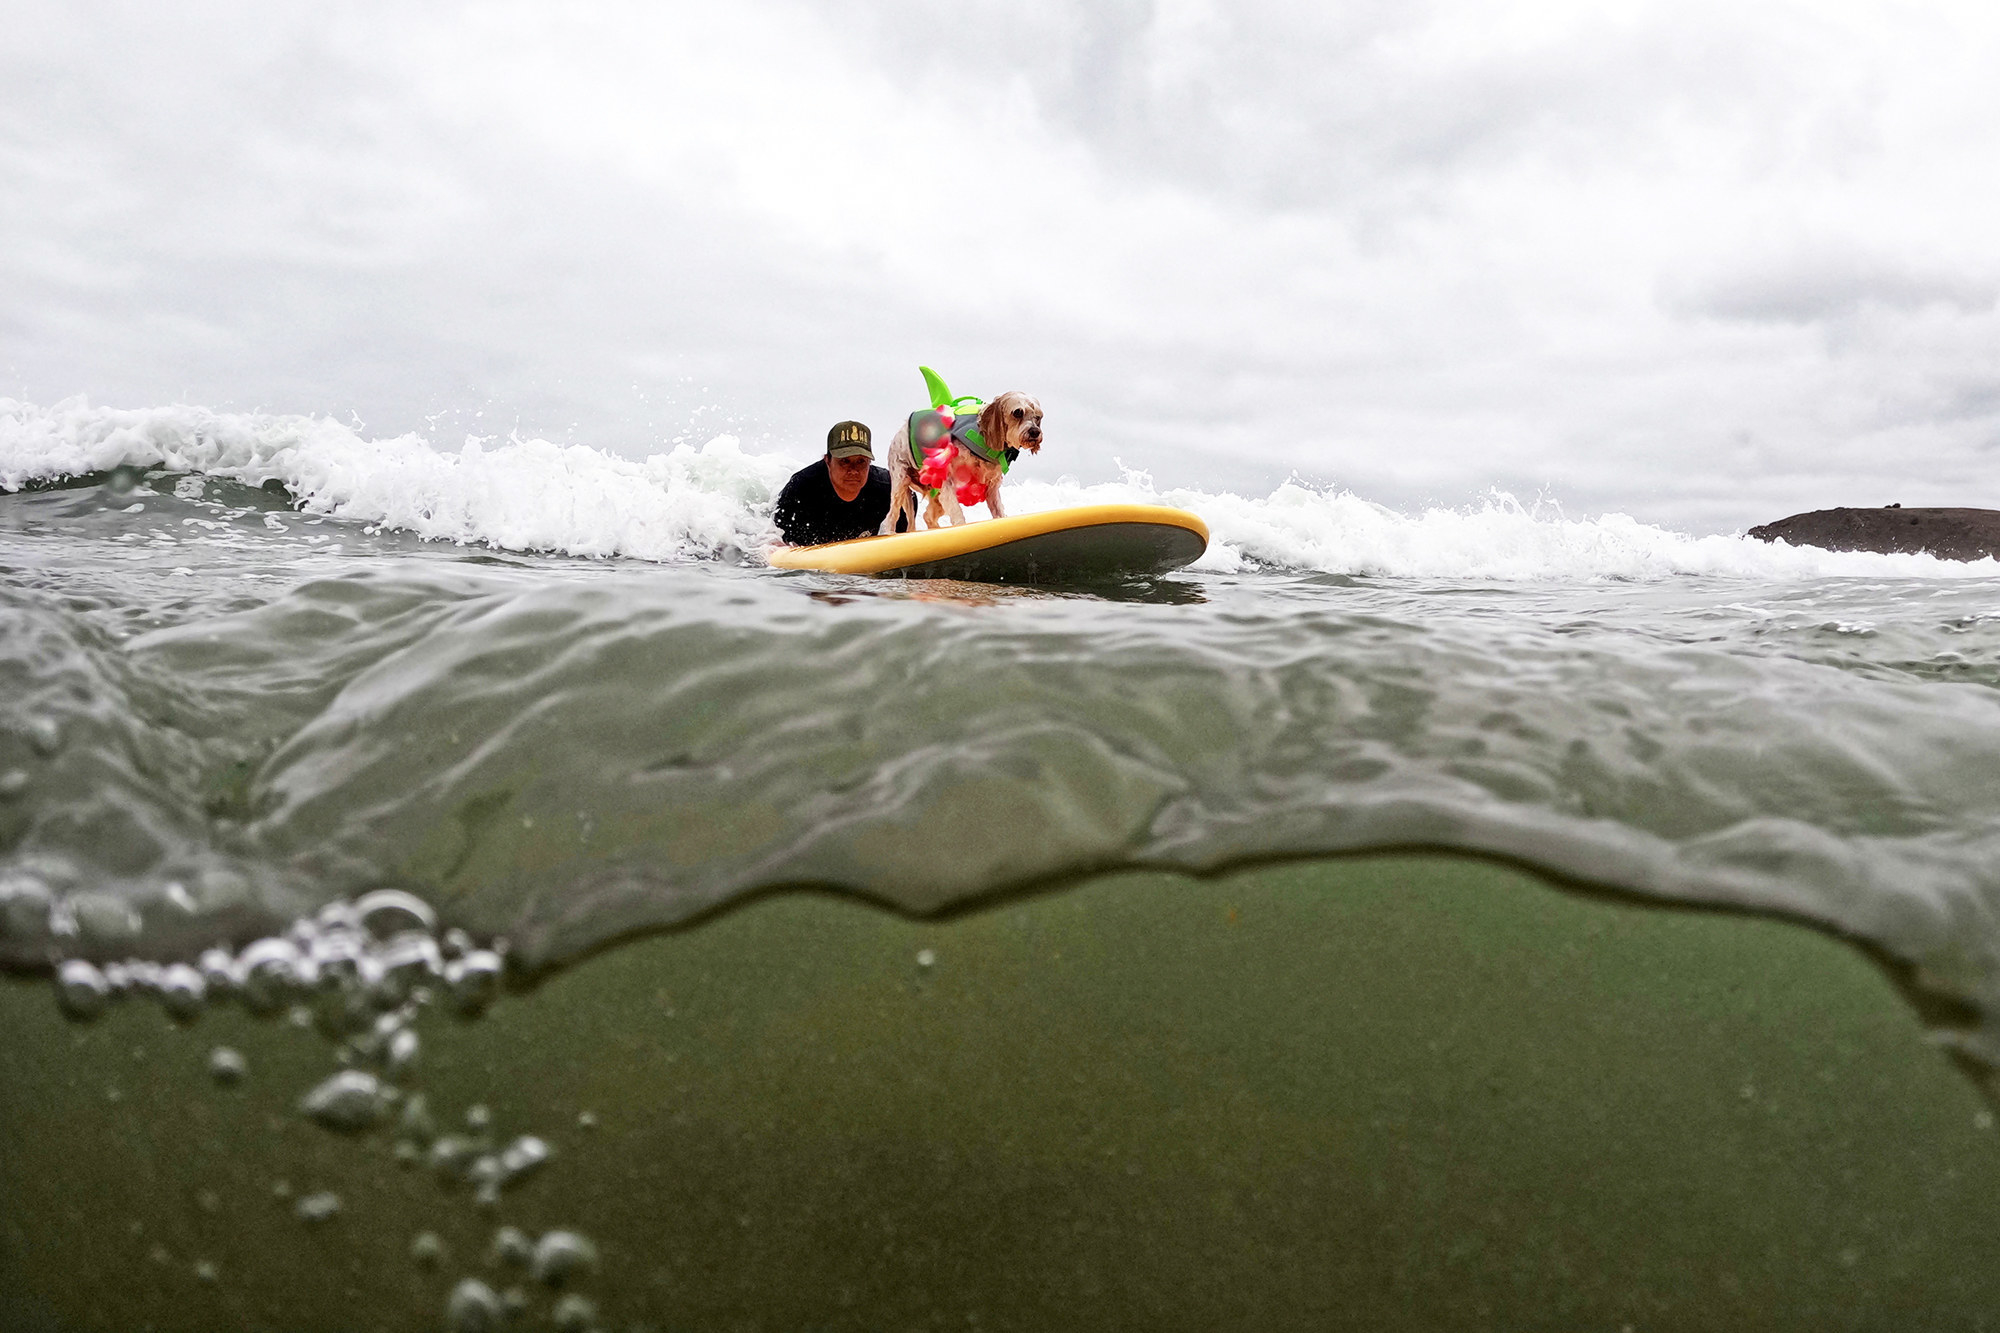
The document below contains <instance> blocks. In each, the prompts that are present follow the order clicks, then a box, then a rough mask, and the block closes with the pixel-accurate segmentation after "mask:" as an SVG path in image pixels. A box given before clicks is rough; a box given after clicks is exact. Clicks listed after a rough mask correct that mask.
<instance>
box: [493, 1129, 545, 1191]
mask: <svg viewBox="0 0 2000 1333" xmlns="http://www.w3.org/2000/svg"><path fill="white" fill-rule="evenodd" d="M553 1156H555V1150H554V1149H553V1148H551V1147H549V1145H548V1144H546V1143H544V1142H543V1141H542V1140H540V1139H538V1138H536V1137H535V1136H534V1135H533V1134H523V1135H522V1136H521V1137H520V1138H518V1139H515V1140H514V1141H513V1142H512V1143H510V1144H508V1145H507V1146H506V1147H505V1148H503V1149H501V1151H500V1159H499V1160H500V1180H499V1183H500V1187H501V1188H502V1189H505V1188H507V1187H508V1186H511V1185H513V1184H514V1183H515V1182H516V1181H518V1180H520V1179H522V1178H523V1177H525V1176H527V1175H530V1174H532V1173H533V1172H535V1171H539V1170H540V1169H541V1168H542V1167H543V1166H545V1165H547V1164H548V1160H549V1158H551V1157H553Z"/></svg>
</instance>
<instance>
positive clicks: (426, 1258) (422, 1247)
mask: <svg viewBox="0 0 2000 1333" xmlns="http://www.w3.org/2000/svg"><path fill="white" fill-rule="evenodd" d="M410 1257H411V1258H412V1259H414V1260H416V1261H417V1266H418V1267H419V1268H436V1267H437V1266H438V1265H439V1264H441V1263H443V1262H444V1242H443V1241H442V1240H439V1239H438V1234H437V1232H435V1231H426V1232H424V1233H422V1234H421V1235H419V1236H418V1237H417V1238H416V1239H415V1240H413V1241H411V1242H410Z"/></svg>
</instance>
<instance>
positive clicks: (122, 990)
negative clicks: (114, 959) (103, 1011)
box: [104, 963, 137, 1000]
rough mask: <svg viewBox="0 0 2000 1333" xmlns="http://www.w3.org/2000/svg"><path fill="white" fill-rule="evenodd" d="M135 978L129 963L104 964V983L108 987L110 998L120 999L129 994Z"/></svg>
mask: <svg viewBox="0 0 2000 1333" xmlns="http://www.w3.org/2000/svg"><path fill="white" fill-rule="evenodd" d="M136 980H137V978H135V977H134V976H133V973H132V968H131V966H130V965H129V964H126V963H106V964H105V965H104V984H105V986H106V987H107V988H109V990H110V993H111V998H112V999H114V1000H122V999H124V998H125V997H126V996H127V995H128V994H130V993H131V991H132V986H133V984H134V982H135V981H136Z"/></svg>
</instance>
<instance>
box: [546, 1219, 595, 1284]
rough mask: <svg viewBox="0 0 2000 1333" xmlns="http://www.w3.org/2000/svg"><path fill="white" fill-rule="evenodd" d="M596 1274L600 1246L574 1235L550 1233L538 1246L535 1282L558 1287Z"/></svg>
mask: <svg viewBox="0 0 2000 1333" xmlns="http://www.w3.org/2000/svg"><path fill="white" fill-rule="evenodd" d="M595 1271H597V1246H595V1245H593V1244H591V1242H590V1239H589V1238H588V1237H586V1236H581V1235H578V1234H577V1233H576V1232H574V1231H551V1232H549V1233H548V1234H546V1235H544V1236H543V1237H542V1238H541V1239H540V1240H538V1241H536V1242H535V1259H534V1274H535V1281H537V1282H540V1283H542V1284H543V1285H545V1286H550V1287H559V1286H561V1285H562V1284H563V1283H565V1282H568V1281H569V1280H570V1279H572V1278H576V1277H581V1276H583V1275H584V1274H586V1273H593V1272H595Z"/></svg>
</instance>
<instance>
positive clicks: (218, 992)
mask: <svg viewBox="0 0 2000 1333" xmlns="http://www.w3.org/2000/svg"><path fill="white" fill-rule="evenodd" d="M195 966H196V967H198V968H200V969H201V980H202V984H203V985H204V986H207V987H208V993H209V994H210V995H211V996H213V997H214V998H216V999H221V998H222V997H223V996H225V995H229V994H231V993H233V992H234V991H235V989H236V960H235V959H234V958H231V957H230V956H229V950H227V949H219V948H218V949H204V950H202V953H201V957H200V958H198V959H196V960H195Z"/></svg>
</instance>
